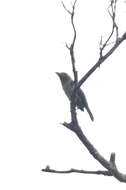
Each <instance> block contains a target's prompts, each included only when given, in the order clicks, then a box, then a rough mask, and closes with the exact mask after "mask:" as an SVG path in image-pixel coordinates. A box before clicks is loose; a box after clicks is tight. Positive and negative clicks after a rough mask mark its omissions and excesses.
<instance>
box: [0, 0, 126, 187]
mask: <svg viewBox="0 0 126 190" xmlns="http://www.w3.org/2000/svg"><path fill="white" fill-rule="evenodd" d="M64 3H65V4H66V6H67V7H68V8H69V9H70V8H71V1H69V0H64ZM108 4H109V1H104V0H95V1H92V2H91V1H85V2H84V1H82V0H78V1H77V6H76V13H75V25H76V30H77V41H76V44H75V58H76V68H77V71H78V75H79V78H81V77H82V76H83V75H84V74H85V73H86V72H87V71H88V69H89V68H90V67H91V66H93V65H94V64H95V63H96V61H97V60H98V58H99V41H100V37H101V35H102V36H103V40H105V39H106V37H107V34H109V32H110V31H111V19H110V18H109V15H108V13H107V7H108ZM118 6H119V8H118V10H117V11H118V18H117V21H118V24H119V33H120V36H121V34H123V32H125V31H126V25H125V20H126V4H125V3H124V2H123V1H122V0H120V3H119V5H118ZM0 28H1V29H0V155H1V156H0V175H1V177H0V178H1V182H0V187H1V188H0V189H2V190H8V189H13V190H17V189H18V190H25V189H29V190H40V189H45V190H46V189H47V190H48V189H49V190H51V189H55V190H59V189H60V190H64V189H72V190H76V189H79V190H81V189H92V188H94V189H95V188H97V189H101V188H102V189H110V188H112V189H120V190H123V189H125V188H126V187H125V184H121V183H119V182H118V181H117V180H116V179H114V178H112V177H104V176H95V175H83V174H69V175H67V174H66V175H60V174H50V173H42V172H41V169H42V168H45V167H46V165H50V167H51V168H53V169H57V170H58V169H59V170H63V169H64V170H67V169H70V168H76V169H84V170H99V169H103V168H102V166H101V165H100V164H99V163H98V162H97V161H96V160H94V159H93V158H92V157H91V155H90V154H89V152H88V151H87V150H86V148H85V147H84V146H83V145H82V144H81V142H80V141H79V139H78V138H77V137H76V136H75V134H74V133H72V132H71V131H69V130H67V129H66V128H64V127H63V126H62V125H61V124H60V123H62V122H64V121H66V122H69V121H70V112H69V102H68V99H67V98H66V97H65V95H64V93H63V91H62V88H61V84H60V81H59V79H58V77H57V76H56V74H55V72H56V71H58V72H61V71H64V72H68V73H69V74H70V75H71V76H72V69H71V62H70V57H69V52H68V50H67V49H66V47H65V43H67V44H70V43H71V40H72V37H73V31H72V28H71V23H70V17H69V15H68V14H67V12H65V10H64V9H63V7H62V4H61V1H60V0H53V1H51V0H46V1H44V0H41V1H40V0H22V1H17V0H11V1H9V0H1V1H0ZM125 49H126V43H125V42H123V44H122V45H121V46H120V47H119V48H118V49H117V50H116V51H115V52H114V54H113V55H112V56H111V57H110V58H108V59H107V60H106V61H105V62H104V63H103V65H101V67H100V68H99V69H97V71H96V72H95V73H94V74H92V76H91V77H90V78H89V79H88V80H87V81H86V82H85V84H84V85H83V86H82V89H83V90H84V92H85V94H86V97H87V99H88V103H89V106H90V108H91V110H92V113H93V115H94V118H95V121H94V122H91V121H90V118H89V116H88V114H87V112H86V111H85V112H84V113H82V112H81V111H79V110H78V117H79V120H80V124H81V126H82V130H83V131H84V133H85V134H86V136H87V138H88V139H89V140H90V141H91V142H92V143H93V144H94V146H95V147H96V148H97V149H98V151H99V152H100V153H101V154H102V155H103V156H104V157H105V158H106V159H107V160H109V157H110V154H111V152H116V157H117V161H116V162H117V166H118V168H119V169H120V171H121V172H124V173H126V164H125V160H126V152H125V151H126V150H125V144H126V138H125V134H126V129H125V128H126V115H125V113H126V98H125V97H126V85H125V81H126V61H125V60H126V53H125Z"/></svg>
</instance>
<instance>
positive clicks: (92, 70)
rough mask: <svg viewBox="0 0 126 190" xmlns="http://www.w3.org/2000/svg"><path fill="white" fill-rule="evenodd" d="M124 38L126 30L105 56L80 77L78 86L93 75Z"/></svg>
mask: <svg viewBox="0 0 126 190" xmlns="http://www.w3.org/2000/svg"><path fill="white" fill-rule="evenodd" d="M124 40H126V32H125V33H124V34H123V35H122V37H121V38H118V40H117V42H116V43H115V45H114V46H113V47H112V48H111V49H110V50H109V51H108V52H107V53H106V54H105V55H104V56H102V57H100V58H99V60H98V61H97V62H96V64H95V65H94V66H93V67H92V68H91V69H90V70H89V71H88V72H87V73H86V74H85V75H84V76H83V77H82V78H81V79H80V81H79V82H78V84H77V86H76V87H77V88H79V87H80V86H81V85H82V84H83V83H84V82H85V81H86V80H87V79H88V78H89V77H90V76H91V74H93V73H94V71H95V70H96V69H97V68H99V66H100V65H101V64H102V63H103V62H104V61H105V60H106V59H107V58H108V57H109V56H110V55H111V54H112V53H113V52H114V51H115V50H116V49H117V48H118V47H119V46H120V45H121V43H122V42H123V41H124Z"/></svg>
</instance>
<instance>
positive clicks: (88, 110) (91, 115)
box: [86, 106, 94, 121]
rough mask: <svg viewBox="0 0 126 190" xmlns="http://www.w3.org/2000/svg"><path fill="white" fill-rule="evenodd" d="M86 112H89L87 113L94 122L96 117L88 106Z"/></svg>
mask: <svg viewBox="0 0 126 190" xmlns="http://www.w3.org/2000/svg"><path fill="white" fill-rule="evenodd" d="M86 110H87V112H88V114H89V116H90V118H91V120H92V121H94V116H93V114H92V113H91V110H90V109H89V107H88V106H87V107H86Z"/></svg>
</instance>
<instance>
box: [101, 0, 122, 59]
mask: <svg viewBox="0 0 126 190" xmlns="http://www.w3.org/2000/svg"><path fill="white" fill-rule="evenodd" d="M116 6H117V0H111V2H110V5H109V6H108V13H109V16H110V17H111V19H112V30H111V32H110V35H109V37H108V38H107V40H106V41H105V42H104V44H102V43H101V44H100V58H102V56H103V50H104V49H105V47H106V46H108V43H109V41H110V40H111V38H112V36H113V34H114V32H116V42H117V40H118V37H119V32H118V26H117V24H116V21H115V18H116Z"/></svg>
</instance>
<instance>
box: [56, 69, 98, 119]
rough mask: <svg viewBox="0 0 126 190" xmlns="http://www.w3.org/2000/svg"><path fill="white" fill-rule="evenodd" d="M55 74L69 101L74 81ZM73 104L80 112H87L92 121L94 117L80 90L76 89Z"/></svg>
mask: <svg viewBox="0 0 126 190" xmlns="http://www.w3.org/2000/svg"><path fill="white" fill-rule="evenodd" d="M56 74H57V75H58V77H59V78H60V81H61V84H62V88H63V90H64V92H65V94H66V96H67V97H68V99H69V100H70V101H71V98H72V94H73V89H74V86H75V83H74V81H73V80H72V78H71V77H70V76H69V75H68V74H67V73H64V72H61V73H59V72H56ZM75 104H76V107H77V108H79V109H80V110H81V111H84V108H85V109H86V110H87V112H88V114H89V116H90V119H91V120H92V121H94V116H93V114H92V112H91V110H90V108H89V106H88V102H87V99H86V96H85V94H84V92H83V91H82V90H81V88H78V89H77V92H76V98H75Z"/></svg>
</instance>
